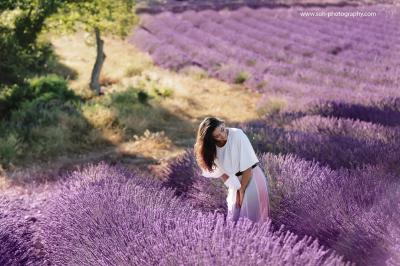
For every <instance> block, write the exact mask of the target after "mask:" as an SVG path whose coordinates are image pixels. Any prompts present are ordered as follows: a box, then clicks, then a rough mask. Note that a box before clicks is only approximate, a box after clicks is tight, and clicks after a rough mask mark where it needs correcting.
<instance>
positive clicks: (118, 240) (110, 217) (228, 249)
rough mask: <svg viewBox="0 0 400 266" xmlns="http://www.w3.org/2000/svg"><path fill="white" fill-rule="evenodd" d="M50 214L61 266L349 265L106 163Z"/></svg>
mask: <svg viewBox="0 0 400 266" xmlns="http://www.w3.org/2000/svg"><path fill="white" fill-rule="evenodd" d="M76 177H79V178H76ZM137 181H138V182H137ZM45 214H46V219H45V220H44V221H43V223H42V230H43V239H44V244H45V247H46V249H47V251H48V259H49V261H51V262H52V264H54V265H64V264H76V265H93V264H96V265H136V264H149V265H154V264H157V265H170V264H174V265H176V264H179V265H181V264H185V265H186V264H197V263H201V264H207V265H208V264H212V265H222V264H226V263H228V264H232V265H243V264H259V263H263V264H269V265H345V263H344V262H343V260H342V259H341V257H340V256H338V255H337V254H336V253H334V252H332V251H329V250H324V249H322V248H321V247H320V246H319V245H318V243H317V241H313V240H312V239H311V238H309V237H304V238H302V239H298V238H297V237H296V236H295V235H294V234H292V233H290V232H284V231H283V230H282V228H281V229H280V230H278V231H276V232H273V231H272V228H271V224H270V222H266V223H263V224H261V223H259V224H258V223H253V222H251V221H250V220H248V219H246V218H244V219H243V218H241V219H240V220H239V221H238V222H237V223H233V222H230V221H225V220H224V217H223V215H221V214H218V213H203V212H199V211H197V210H195V209H193V207H192V206H191V205H190V204H187V203H186V202H185V201H183V200H182V199H181V198H179V197H176V196H175V195H174V191H173V190H171V189H168V188H162V186H161V183H159V184H157V183H156V182H149V183H148V184H146V181H145V179H142V178H136V177H135V176H132V175H127V172H125V171H122V170H120V169H117V168H113V167H107V166H106V165H104V164H102V165H99V166H91V167H89V168H87V169H86V170H84V171H83V172H80V173H78V172H76V173H75V174H73V175H72V177H71V179H70V180H68V181H66V183H65V186H63V187H62V188H61V189H60V191H59V193H57V196H56V197H55V198H54V199H52V201H51V203H50V204H49V207H48V209H47V210H46V212H45Z"/></svg>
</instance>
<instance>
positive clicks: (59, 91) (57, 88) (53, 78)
mask: <svg viewBox="0 0 400 266" xmlns="http://www.w3.org/2000/svg"><path fill="white" fill-rule="evenodd" d="M30 87H31V88H32V90H33V94H34V96H35V98H42V99H43V100H44V101H50V100H53V99H58V100H60V101H69V100H77V99H78V97H77V96H76V95H75V94H74V92H73V91H72V90H69V89H68V84H67V82H66V81H65V79H63V78H62V77H60V76H57V75H55V74H50V75H47V76H44V77H37V78H33V79H31V80H30Z"/></svg>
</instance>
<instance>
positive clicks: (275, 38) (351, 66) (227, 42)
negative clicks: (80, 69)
mask: <svg viewBox="0 0 400 266" xmlns="http://www.w3.org/2000/svg"><path fill="white" fill-rule="evenodd" d="M311 10H312V11H316V10H319V11H325V12H329V11H342V12H355V11H359V12H376V16H374V17H371V16H364V17H353V18H350V17H347V18H346V17H329V18H328V17H324V16H319V17H318V16H316V17H312V16H310V15H309V16H306V15H307V14H304V13H303V12H310V9H306V8H291V9H286V8H276V9H271V8H258V9H251V8H249V7H242V8H239V9H237V10H232V11H230V10H219V11H215V10H202V11H199V12H196V11H193V10H187V11H185V12H182V13H171V12H163V13H159V14H155V15H148V14H143V15H142V16H141V25H140V27H138V28H137V29H136V31H135V32H134V33H133V36H132V37H131V42H132V43H133V44H134V45H135V46H137V47H139V48H140V49H142V50H143V51H146V52H148V53H150V55H152V57H153V59H154V61H155V62H156V63H157V64H159V65H160V66H164V67H168V68H171V69H174V70H181V69H182V68H184V67H185V66H189V65H195V66H199V67H201V68H203V69H204V70H206V71H207V73H208V74H209V75H210V76H212V77H215V78H218V79H222V80H224V81H228V82H232V83H233V82H240V81H243V80H244V84H245V85H246V86H248V87H249V88H251V89H253V90H256V91H259V92H262V93H265V94H266V95H267V96H268V97H271V96H279V97H282V98H284V99H287V100H288V102H290V103H291V104H294V105H296V106H298V105H299V104H307V103H308V102H309V101H313V100H315V99H316V98H323V99H340V100H355V101H362V100H365V99H368V98H377V97H382V96H387V95H391V96H399V91H398V84H399V82H400V80H399V77H400V73H399V71H400V66H399V57H400V54H399V53H398V50H399V49H400V47H399V45H400V35H399V34H398V33H399V31H400V23H399V21H400V12H399V7H395V6H388V5H376V6H359V7H348V6H345V7H335V8H329V7H328V8H325V9H321V8H319V9H316V8H314V9H311ZM311 96H312V97H311Z"/></svg>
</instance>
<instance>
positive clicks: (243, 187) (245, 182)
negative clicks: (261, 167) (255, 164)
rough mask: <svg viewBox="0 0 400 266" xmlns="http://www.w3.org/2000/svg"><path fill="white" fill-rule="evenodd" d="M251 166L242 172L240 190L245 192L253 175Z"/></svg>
mask: <svg viewBox="0 0 400 266" xmlns="http://www.w3.org/2000/svg"><path fill="white" fill-rule="evenodd" d="M251 169H252V168H251V167H249V168H247V169H246V170H244V171H243V173H242V181H241V182H240V185H241V186H240V190H241V192H242V193H243V194H244V192H245V191H246V188H247V185H248V184H249V182H250V177H251Z"/></svg>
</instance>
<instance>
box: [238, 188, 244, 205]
mask: <svg viewBox="0 0 400 266" xmlns="http://www.w3.org/2000/svg"><path fill="white" fill-rule="evenodd" d="M238 193H239V203H240V206H242V203H243V199H244V190H243V189H239V190H238Z"/></svg>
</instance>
